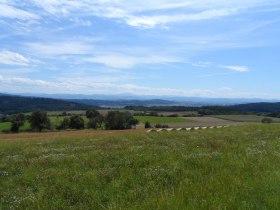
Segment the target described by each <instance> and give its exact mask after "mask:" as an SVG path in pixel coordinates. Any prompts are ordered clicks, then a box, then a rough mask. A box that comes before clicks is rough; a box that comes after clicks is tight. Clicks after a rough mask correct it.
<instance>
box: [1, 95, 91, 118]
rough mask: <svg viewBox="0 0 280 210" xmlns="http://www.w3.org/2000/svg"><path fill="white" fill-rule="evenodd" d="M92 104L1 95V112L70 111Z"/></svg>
mask: <svg viewBox="0 0 280 210" xmlns="http://www.w3.org/2000/svg"><path fill="white" fill-rule="evenodd" d="M91 107H92V106H89V105H85V104H79V103H76V102H72V101H65V100H58V99H49V98H35V97H23V96H11V95H9V96H8V95H0V113H2V114H10V113H18V112H31V111H34V110H44V111H69V110H84V109H89V108H91Z"/></svg>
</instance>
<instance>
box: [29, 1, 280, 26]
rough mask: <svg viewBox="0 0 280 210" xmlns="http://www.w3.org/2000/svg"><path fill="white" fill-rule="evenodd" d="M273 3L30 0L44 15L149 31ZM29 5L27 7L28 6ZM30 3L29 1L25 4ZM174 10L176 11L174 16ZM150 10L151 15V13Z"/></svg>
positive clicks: (223, 15) (232, 13)
mask: <svg viewBox="0 0 280 210" xmlns="http://www.w3.org/2000/svg"><path fill="white" fill-rule="evenodd" d="M274 2H275V1H274V0H266V1H265V0H252V1H247V2H244V1H241V0H232V1H224V0H217V1H213V0H201V1H184V0H173V1H171V0H161V1H147V0H142V1H140V0H135V1H133V2H131V1H125V0H106V1H102V0H96V1H89V0H33V1H32V3H33V4H34V5H36V6H37V7H38V8H41V9H43V10H44V11H45V13H46V14H49V15H52V16H55V17H58V16H63V17H65V16H69V15H87V16H97V17H103V18H108V19H115V20H117V21H122V22H124V23H126V24H128V25H130V26H134V27H144V28H153V27H155V26H157V25H165V24H168V23H174V22H184V21H198V20H209V19H215V18H221V17H226V16H230V15H234V14H236V13H239V12H241V11H246V9H247V8H253V7H256V6H260V5H269V4H273V3H274ZM32 3H31V4H32ZM29 4H30V2H29ZM174 9H179V11H180V12H177V13H176V15H175V14H174V13H173V10H174ZM151 11H152V12H151Z"/></svg>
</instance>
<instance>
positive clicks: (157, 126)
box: [155, 124, 169, 128]
mask: <svg viewBox="0 0 280 210" xmlns="http://www.w3.org/2000/svg"><path fill="white" fill-rule="evenodd" d="M155 128H169V126H168V125H162V124H156V125H155Z"/></svg>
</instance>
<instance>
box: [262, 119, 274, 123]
mask: <svg viewBox="0 0 280 210" xmlns="http://www.w3.org/2000/svg"><path fill="white" fill-rule="evenodd" d="M272 122H273V121H272V119H271V118H263V119H262V123H272Z"/></svg>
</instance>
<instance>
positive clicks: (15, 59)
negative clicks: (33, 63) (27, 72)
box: [0, 50, 30, 66]
mask: <svg viewBox="0 0 280 210" xmlns="http://www.w3.org/2000/svg"><path fill="white" fill-rule="evenodd" d="M0 64H7V65H19V66H27V65H29V64H30V60H29V59H27V58H26V57H24V56H23V55H21V54H19V53H15V52H11V51H7V50H3V51H0Z"/></svg>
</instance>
